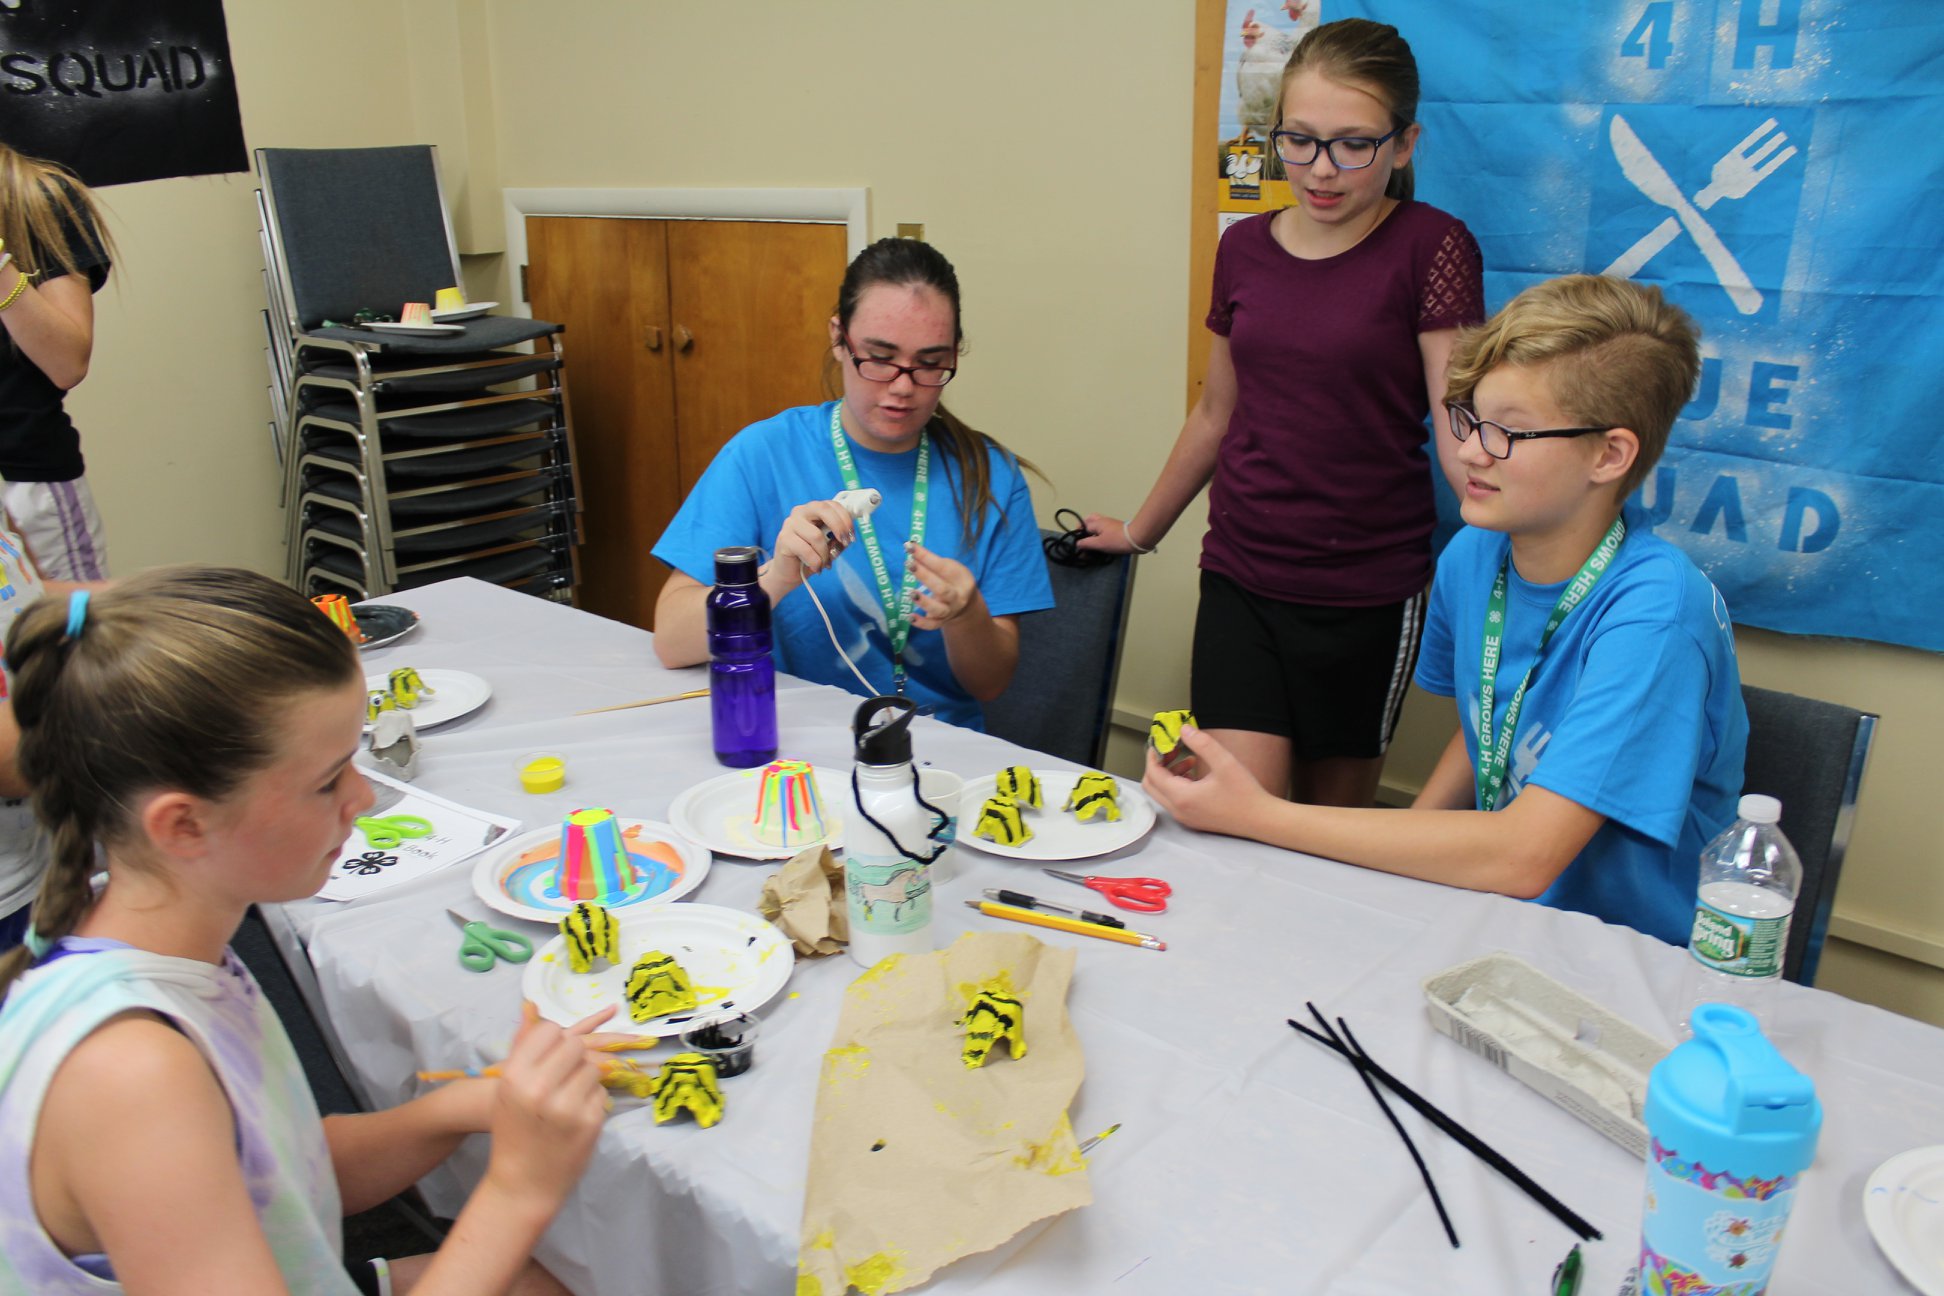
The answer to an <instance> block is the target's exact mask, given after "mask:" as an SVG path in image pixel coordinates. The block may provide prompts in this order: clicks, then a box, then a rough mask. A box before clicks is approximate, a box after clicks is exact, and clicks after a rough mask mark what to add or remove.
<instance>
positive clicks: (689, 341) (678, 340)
mask: <svg viewBox="0 0 1944 1296" xmlns="http://www.w3.org/2000/svg"><path fill="white" fill-rule="evenodd" d="M694 345H695V334H693V333H691V332H689V331H688V326H687V325H685V324H677V325H676V326H675V349H676V350H677V351H687V350H688V349H689V348H690V347H692V346H694Z"/></svg>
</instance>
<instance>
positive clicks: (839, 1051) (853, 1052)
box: [824, 1044, 871, 1081]
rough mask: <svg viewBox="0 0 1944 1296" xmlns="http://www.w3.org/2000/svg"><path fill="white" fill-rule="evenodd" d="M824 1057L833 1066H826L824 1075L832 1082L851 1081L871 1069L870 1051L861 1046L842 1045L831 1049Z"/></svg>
mask: <svg viewBox="0 0 1944 1296" xmlns="http://www.w3.org/2000/svg"><path fill="white" fill-rule="evenodd" d="M824 1057H825V1058H826V1059H827V1060H828V1061H829V1062H831V1063H835V1065H827V1066H826V1067H825V1068H824V1074H825V1075H827V1076H828V1077H829V1078H830V1079H831V1080H832V1081H835V1080H837V1079H839V1078H840V1077H841V1078H843V1079H847V1080H848V1079H852V1078H854V1077H857V1076H861V1075H863V1074H864V1073H865V1072H866V1071H868V1070H870V1069H871V1050H870V1049H868V1048H866V1047H865V1046H864V1045H862V1044H844V1045H840V1046H838V1047H837V1048H834V1049H831V1050H829V1051H828V1052H826V1053H825V1054H824Z"/></svg>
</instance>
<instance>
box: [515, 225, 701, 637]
mask: <svg viewBox="0 0 1944 1296" xmlns="http://www.w3.org/2000/svg"><path fill="white" fill-rule="evenodd" d="M667 249H668V236H667V228H666V224H665V223H664V222H662V221H646V220H629V219H621V218H616V219H608V218H597V217H580V216H530V217H528V218H527V260H528V273H527V292H528V296H529V298H530V299H531V301H532V303H533V314H534V316H535V318H537V319H547V320H554V321H556V322H557V323H561V324H565V325H566V326H567V335H566V337H565V338H564V339H563V345H564V347H565V350H566V355H567V399H568V403H569V409H570V411H571V413H572V415H573V420H574V455H575V459H576V461H577V464H578V468H579V477H580V488H581V524H582V535H583V543H582V545H581V551H580V569H581V592H580V605H581V606H582V607H584V608H586V609H587V610H588V611H590V612H597V613H599V614H600V615H602V616H605V617H613V618H614V619H615V620H617V621H626V622H628V623H629V624H630V625H637V626H651V625H652V624H653V621H654V611H655V595H656V594H658V593H659V592H660V591H661V584H662V579H663V577H664V576H665V574H666V568H663V567H661V565H660V564H659V563H656V562H655V561H654V559H652V558H651V557H650V556H649V553H648V551H649V549H650V548H651V547H652V546H653V545H654V543H655V541H656V540H658V539H660V538H661V533H662V530H663V528H665V527H666V526H667V525H668V520H669V519H670V518H672V517H674V516H675V510H676V508H677V507H678V506H679V505H680V504H681V502H682V496H683V494H684V491H685V488H684V487H683V485H682V484H681V482H680V480H679V479H678V477H677V472H676V457H675V444H676V438H675V414H674V383H673V376H672V374H671V372H670V369H669V363H668V354H669V342H668V278H667V266H668V250H667Z"/></svg>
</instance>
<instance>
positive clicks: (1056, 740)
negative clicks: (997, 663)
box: [985, 531, 1134, 769]
mask: <svg viewBox="0 0 1944 1296" xmlns="http://www.w3.org/2000/svg"><path fill="white" fill-rule="evenodd" d="M1058 534H1059V533H1058V532H1056V531H1043V532H1041V535H1042V536H1057V535H1058ZM1047 571H1048V573H1049V574H1050V575H1051V576H1052V578H1053V602H1054V606H1053V607H1051V608H1049V609H1047V610H1046V611H1044V612H1027V613H1023V614H1022V615H1021V616H1020V618H1019V669H1018V670H1016V671H1015V672H1014V673H1013V680H1012V685H1011V687H1009V688H1008V689H1007V690H1006V691H1005V692H1004V693H1002V694H1000V695H999V697H998V698H997V699H995V700H994V701H991V702H988V703H986V704H985V719H986V732H988V733H990V734H992V735H993V736H994V737H995V738H1004V739H1005V740H1006V741H1007V742H1013V743H1018V744H1019V745H1020V746H1021V747H1030V748H1032V749H1033V750H1034V751H1042V752H1045V753H1047V754H1048V755H1050V756H1058V757H1061V758H1062V759H1064V760H1070V761H1072V762H1074V763H1075V764H1078V765H1089V766H1092V767H1094V768H1095V769H1098V768H1099V767H1100V762H1101V759H1102V757H1103V756H1105V754H1106V750H1107V729H1108V725H1109V722H1110V721H1111V720H1112V719H1113V711H1114V681H1115V679H1116V678H1117V677H1118V676H1119V674H1120V654H1121V640H1122V638H1123V637H1124V635H1125V633H1126V630H1127V608H1128V603H1129V602H1130V600H1129V597H1128V596H1129V594H1130V593H1131V592H1132V591H1133V587H1134V560H1133V559H1132V558H1129V557H1127V556H1126V555H1119V556H1116V557H1115V558H1113V559H1112V560H1111V561H1109V562H1106V563H1103V564H1101V565H1099V566H1094V567H1069V566H1065V565H1063V564H1061V563H1057V562H1049V563H1047Z"/></svg>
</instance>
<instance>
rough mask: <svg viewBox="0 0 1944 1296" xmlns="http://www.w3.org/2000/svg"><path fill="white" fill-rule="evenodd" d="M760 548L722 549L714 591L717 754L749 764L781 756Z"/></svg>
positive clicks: (712, 700)
mask: <svg viewBox="0 0 1944 1296" xmlns="http://www.w3.org/2000/svg"><path fill="white" fill-rule="evenodd" d="M762 559H763V554H762V550H760V549H752V548H748V547H746V546H738V547H735V548H732V549H718V550H716V556H715V574H716V583H715V588H714V589H712V590H710V591H709V603H708V608H709V718H710V720H711V721H712V724H713V729H714V735H715V754H716V759H717V760H719V761H721V762H722V763H723V764H724V765H730V766H734V767H735V768H737V769H747V768H748V767H750V766H752V765H766V764H768V763H769V762H770V761H772V760H775V759H776V663H775V662H773V661H772V660H771V659H770V600H769V595H768V594H766V593H765V592H764V591H763V587H762V586H761V585H758V584H757V583H756V569H757V567H758V566H759V565H760V564H761V563H762Z"/></svg>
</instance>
